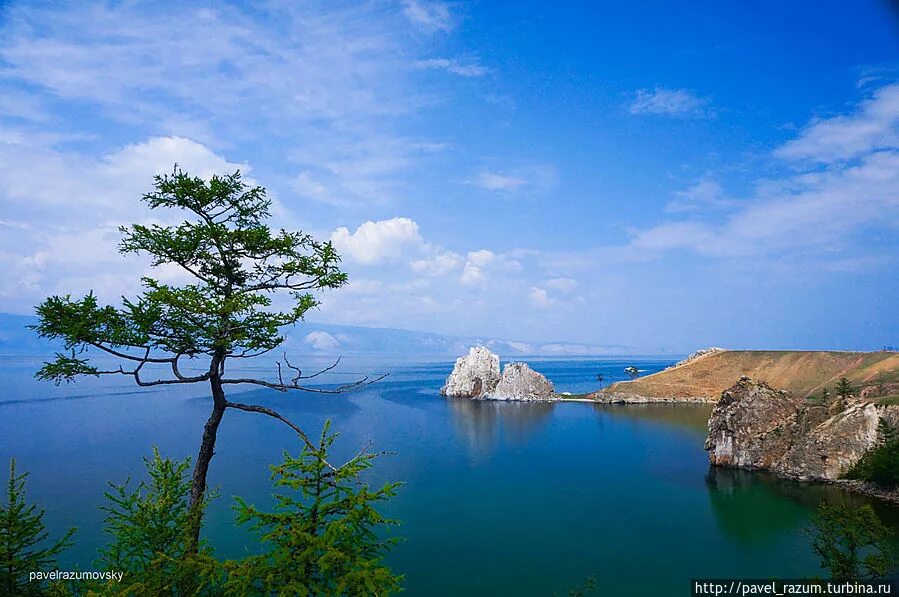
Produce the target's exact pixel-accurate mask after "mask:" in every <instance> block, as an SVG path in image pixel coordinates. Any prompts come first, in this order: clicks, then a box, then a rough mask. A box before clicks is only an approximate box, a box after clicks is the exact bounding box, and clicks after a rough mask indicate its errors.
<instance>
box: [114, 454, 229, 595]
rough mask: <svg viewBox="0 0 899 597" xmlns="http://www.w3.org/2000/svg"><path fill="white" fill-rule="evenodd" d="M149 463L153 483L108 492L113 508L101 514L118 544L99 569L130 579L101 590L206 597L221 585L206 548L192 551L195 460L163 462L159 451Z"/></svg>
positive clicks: (147, 465) (119, 487)
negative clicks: (207, 591)
mask: <svg viewBox="0 0 899 597" xmlns="http://www.w3.org/2000/svg"><path fill="white" fill-rule="evenodd" d="M144 463H145V465H146V468H147V473H148V474H149V479H148V480H147V481H142V482H141V483H140V484H138V486H137V487H136V488H134V489H133V490H131V489H130V488H129V484H130V479H129V480H126V481H125V483H122V484H120V485H118V484H114V483H110V484H109V485H110V487H111V490H110V491H108V492H106V499H107V505H105V506H103V507H102V508H101V509H102V510H103V511H105V512H106V521H105V522H106V524H105V531H106V532H107V533H108V534H109V535H110V536H111V537H112V541H111V542H110V543H109V544H108V545H107V546H106V547H104V548H103V549H101V550H100V559H99V560H98V561H97V565H98V567H99V568H100V569H102V570H114V571H119V572H123V573H124V576H123V579H122V581H121V582H110V583H109V584H108V585H107V586H105V587H100V589H101V590H103V591H104V592H110V591H111V592H113V593H114V594H125V595H173V594H179V595H184V594H191V595H200V594H204V591H205V590H206V589H208V588H209V587H210V585H213V584H214V583H215V581H216V564H215V561H214V560H213V558H212V554H211V549H210V548H209V547H208V546H207V545H205V543H203V542H201V543H200V546H199V552H198V553H193V551H192V550H191V543H192V538H191V533H190V530H191V528H190V524H189V522H190V517H191V511H190V506H189V500H190V487H191V481H190V475H189V471H190V465H191V460H190V458H187V459H185V460H183V461H175V460H171V459H169V458H163V457H162V456H160V454H159V450H158V449H156V448H153V456H152V458H144ZM207 501H208V497H207ZM205 506H206V503H205V502H204V504H203V507H204V508H205Z"/></svg>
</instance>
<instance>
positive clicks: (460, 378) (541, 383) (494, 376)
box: [440, 346, 558, 400]
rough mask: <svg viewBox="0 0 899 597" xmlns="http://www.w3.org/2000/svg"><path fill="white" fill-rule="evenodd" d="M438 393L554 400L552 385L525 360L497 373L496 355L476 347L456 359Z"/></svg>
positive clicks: (461, 395) (490, 398) (487, 398)
mask: <svg viewBox="0 0 899 597" xmlns="http://www.w3.org/2000/svg"><path fill="white" fill-rule="evenodd" d="M440 393H441V394H443V395H444V396H453V397H457V398H481V399H484V400H555V399H558V396H557V395H556V394H555V392H554V390H553V384H552V382H550V381H549V380H548V379H546V377H544V376H543V375H541V374H540V373H537V372H536V371H534V370H533V369H531V368H530V367H528V366H527V364H525V363H508V364H507V365H506V366H505V367H504V368H503V373H502V375H500V372H499V357H498V356H496V355H495V354H493V353H492V352H490V351H489V350H487V349H486V348H484V347H483V346H476V347H474V348H472V349H470V350H469V351H468V354H467V355H465V356H463V357H459V358H458V359H456V364H455V365H454V366H453V371H452V373H450V375H449V377H447V378H446V384H445V385H444V386H443V388H441V390H440Z"/></svg>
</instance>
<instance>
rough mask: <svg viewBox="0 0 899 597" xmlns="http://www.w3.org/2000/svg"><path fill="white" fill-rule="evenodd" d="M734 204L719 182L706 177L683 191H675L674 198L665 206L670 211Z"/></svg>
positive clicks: (721, 206)
mask: <svg viewBox="0 0 899 597" xmlns="http://www.w3.org/2000/svg"><path fill="white" fill-rule="evenodd" d="M731 204H732V201H731V200H730V199H728V198H727V197H726V195H725V194H724V189H722V188H721V185H720V184H718V182H716V181H714V180H711V179H708V178H705V179H703V180H700V181H698V182H696V183H694V184H692V185H690V186H689V187H688V188H686V189H684V190H683V191H677V192H675V193H674V200H673V201H670V202H669V203H668V204H667V205H666V206H665V211H667V212H670V213H676V212H688V211H697V210H700V209H709V208H723V207H727V206H729V205H731Z"/></svg>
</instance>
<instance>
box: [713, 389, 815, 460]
mask: <svg viewBox="0 0 899 597" xmlns="http://www.w3.org/2000/svg"><path fill="white" fill-rule="evenodd" d="M801 404H802V401H801V400H799V399H797V398H793V397H792V396H790V395H789V394H787V393H786V392H781V391H779V390H775V389H774V388H772V387H770V386H769V385H767V384H765V383H764V382H762V383H758V382H754V381H752V380H750V379H749V378H748V377H743V378H741V379H740V381H738V382H737V383H736V384H735V385H734V386H733V387H731V388H729V389H727V390H725V391H724V392H722V394H721V400H719V401H718V404H717V405H716V406H715V410H713V411H712V416H711V418H710V419H709V436H708V439H706V442H705V449H706V450H709V460H710V461H711V463H712V464H716V465H719V466H735V467H742V468H770V467H772V466H773V465H774V464H775V463H776V462H777V461H778V460H779V459H780V458H781V457H782V456H783V455H784V454H785V453H786V452H787V450H789V448H790V445H791V444H790V436H791V435H792V434H791V433H790V434H788V433H785V432H784V429H785V428H787V427H790V426H791V423H793V422H794V421H792V419H794V418H795V417H796V414H797V413H798V411H799V409H800V406H801Z"/></svg>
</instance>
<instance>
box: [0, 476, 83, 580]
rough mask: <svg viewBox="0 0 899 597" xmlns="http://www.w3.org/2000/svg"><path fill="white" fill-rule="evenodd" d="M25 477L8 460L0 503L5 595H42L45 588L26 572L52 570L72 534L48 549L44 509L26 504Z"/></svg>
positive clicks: (0, 573) (0, 555)
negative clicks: (5, 486)
mask: <svg viewBox="0 0 899 597" xmlns="http://www.w3.org/2000/svg"><path fill="white" fill-rule="evenodd" d="M27 477H28V473H23V474H21V475H19V474H16V460H15V458H13V459H11V460H10V462H9V483H8V485H7V491H6V504H5V505H4V504H0V593H2V594H4V595H40V594H42V593H43V590H44V587H43V586H42V585H41V584H40V583H37V582H29V578H28V575H29V573H31V572H49V571H51V569H53V568H55V566H56V556H58V555H59V554H60V553H61V552H62V551H63V550H65V549H66V548H68V547H70V546H71V545H72V542H71V540H70V539H71V537H72V535H73V534H74V533H75V529H74V528H71V529H69V530H68V531H66V533H65V534H64V535H63V536H62V538H61V539H59V540H58V541H56V542H55V543H52V544H50V545H48V546H47V538H48V536H49V533H47V531H46V527H45V526H44V510H42V509H38V507H37V505H35V504H28V503H27V502H26V501H25V480H26V478H27ZM42 546H43V547H42Z"/></svg>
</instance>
